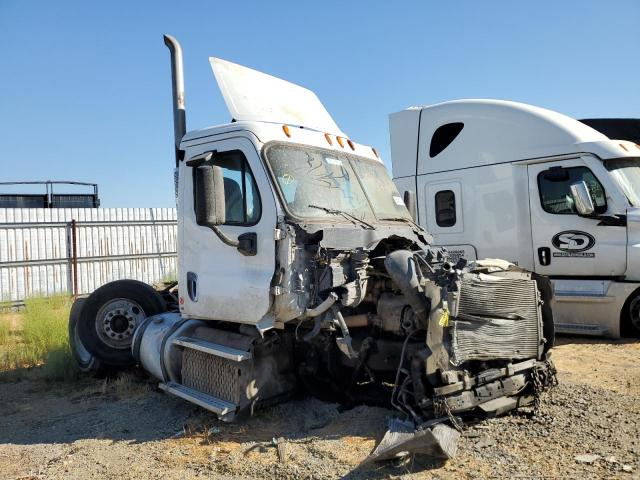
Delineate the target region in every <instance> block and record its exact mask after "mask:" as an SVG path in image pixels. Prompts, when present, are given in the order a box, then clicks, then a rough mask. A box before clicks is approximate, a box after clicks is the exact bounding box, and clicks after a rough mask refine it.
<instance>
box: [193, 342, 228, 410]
mask: <svg viewBox="0 0 640 480" xmlns="http://www.w3.org/2000/svg"><path fill="white" fill-rule="evenodd" d="M182 355H183V357H182V384H183V385H185V386H187V387H189V388H193V389H195V390H198V391H200V392H204V393H207V394H209V395H212V396H214V397H217V398H220V399H222V400H225V401H227V402H231V403H235V404H238V403H239V402H240V381H239V380H240V375H241V368H240V367H239V365H238V363H237V362H234V361H232V360H228V359H226V358H221V357H216V356H214V355H209V354H207V353H204V352H200V351H198V350H191V349H185V350H184V352H183V354H182Z"/></svg>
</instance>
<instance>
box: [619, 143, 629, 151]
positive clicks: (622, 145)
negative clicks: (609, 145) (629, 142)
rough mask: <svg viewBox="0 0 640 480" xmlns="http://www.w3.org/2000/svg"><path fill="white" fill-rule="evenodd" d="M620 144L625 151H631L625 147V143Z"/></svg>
mask: <svg viewBox="0 0 640 480" xmlns="http://www.w3.org/2000/svg"><path fill="white" fill-rule="evenodd" d="M618 145H620V146H621V147H622V149H623V150H624V151H625V152H628V151H629V150H627V147H625V146H624V145H623V144H621V143H619V144H618Z"/></svg>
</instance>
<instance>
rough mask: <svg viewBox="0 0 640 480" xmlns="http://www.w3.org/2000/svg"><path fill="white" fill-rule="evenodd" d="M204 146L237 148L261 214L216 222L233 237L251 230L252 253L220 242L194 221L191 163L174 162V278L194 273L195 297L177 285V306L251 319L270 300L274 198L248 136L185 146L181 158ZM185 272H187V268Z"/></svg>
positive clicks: (198, 314)
mask: <svg viewBox="0 0 640 480" xmlns="http://www.w3.org/2000/svg"><path fill="white" fill-rule="evenodd" d="M210 150H217V151H218V152H220V153H223V152H225V151H231V150H241V151H242V152H243V153H244V155H245V157H246V159H247V161H248V163H249V166H250V167H251V171H252V173H253V176H254V177H255V181H256V184H257V187H258V190H259V193H260V202H261V210H262V214H261V217H260V220H259V221H258V223H257V224H255V225H252V226H232V225H223V226H220V227H219V228H220V230H222V231H223V232H224V233H225V234H226V235H227V236H229V237H230V238H232V239H237V238H238V236H239V235H241V234H243V233H247V232H255V233H256V234H257V246H258V248H257V255H255V256H244V255H242V254H241V253H240V252H239V251H238V250H237V249H236V248H234V247H232V246H229V245H225V244H224V243H223V242H222V241H221V240H220V238H218V236H217V235H216V233H215V232H214V231H213V230H211V229H210V228H209V227H205V226H200V225H198V224H197V223H196V218H195V211H194V198H193V176H192V168H191V167H188V166H186V162H181V164H180V189H181V193H180V199H181V202H180V205H179V209H180V211H181V214H180V216H179V218H180V224H179V245H178V246H179V255H178V257H179V259H180V261H179V279H180V280H179V281H180V284H181V285H185V286H187V285H188V275H191V276H192V277H193V274H195V275H196V276H197V299H196V300H195V301H194V299H192V298H190V296H189V295H188V292H187V289H186V288H183V289H181V290H180V308H181V312H182V313H183V314H184V315H185V316H187V317H191V318H201V319H214V320H226V321H230V322H239V323H252V324H256V323H259V322H260V321H261V320H263V317H264V316H265V315H266V313H267V311H268V310H269V307H270V304H271V295H270V291H269V288H270V285H271V280H272V277H273V274H274V271H275V238H274V229H275V226H276V217H277V214H276V203H275V199H274V196H273V193H272V190H271V186H270V183H269V180H268V177H267V174H266V172H265V169H264V167H263V165H262V162H261V161H260V157H259V154H258V152H257V150H256V146H255V145H254V143H253V142H251V141H250V140H249V139H247V138H245V137H235V138H227V139H224V140H217V141H212V142H210V143H207V144H203V145H198V146H194V147H189V148H188V149H187V152H186V159H187V160H188V159H189V158H191V157H193V156H195V155H198V154H200V153H203V152H207V151H210ZM189 272H191V274H189Z"/></svg>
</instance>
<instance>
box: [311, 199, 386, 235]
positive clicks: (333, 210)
mask: <svg viewBox="0 0 640 480" xmlns="http://www.w3.org/2000/svg"><path fill="white" fill-rule="evenodd" d="M307 207H311V208H317V209H318V210H323V211H325V212H327V213H330V214H331V215H342V216H343V217H344V218H346V219H347V220H351V221H354V220H355V221H356V222H360V223H361V224H362V225H364V226H365V227H367V228H368V229H370V230H375V229H376V227H374V226H373V225H371V224H370V223H368V222H365V221H364V220H362V219H360V218H358V217H356V216H354V215H351V214H350V213H348V212H345V211H344V210H338V209H336V208H327V207H321V206H320V205H307Z"/></svg>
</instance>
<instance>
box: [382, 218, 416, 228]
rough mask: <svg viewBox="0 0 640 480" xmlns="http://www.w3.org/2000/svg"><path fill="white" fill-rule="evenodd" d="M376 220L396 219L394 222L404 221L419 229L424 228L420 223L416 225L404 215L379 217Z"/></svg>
mask: <svg viewBox="0 0 640 480" xmlns="http://www.w3.org/2000/svg"><path fill="white" fill-rule="evenodd" d="M378 220H391V221H396V222H404V223H408V224H409V225H413V226H414V227H416V228H418V229H420V230H424V229H423V228H422V227H421V226H420V225H418V224H417V223H416V222H414V221H413V220H411V219H409V218H406V217H384V218H379V219H378Z"/></svg>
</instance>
